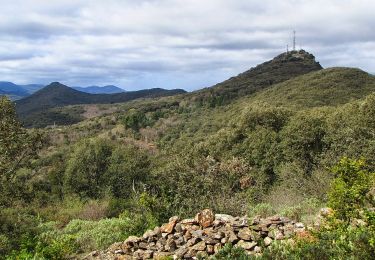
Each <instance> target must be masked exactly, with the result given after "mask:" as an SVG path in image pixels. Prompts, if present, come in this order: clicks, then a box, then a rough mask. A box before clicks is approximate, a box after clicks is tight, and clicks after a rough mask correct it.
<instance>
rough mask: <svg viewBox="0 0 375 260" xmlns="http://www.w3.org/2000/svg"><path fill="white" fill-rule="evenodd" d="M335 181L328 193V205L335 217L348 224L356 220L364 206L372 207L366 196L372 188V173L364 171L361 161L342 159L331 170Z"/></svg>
mask: <svg viewBox="0 0 375 260" xmlns="http://www.w3.org/2000/svg"><path fill="white" fill-rule="evenodd" d="M333 173H334V175H335V179H334V180H333V182H332V185H331V190H330V192H329V201H328V205H329V206H330V207H332V208H333V209H334V210H335V217H336V218H338V219H340V220H343V221H346V222H349V221H350V220H352V219H353V218H358V217H361V216H360V212H361V211H362V210H363V209H364V207H365V206H368V204H371V206H374V200H373V199H372V198H369V197H368V196H366V195H367V194H368V193H369V191H370V189H371V188H372V187H374V173H370V172H368V171H367V170H366V168H365V164H364V161H363V160H351V159H348V158H343V159H342V160H340V162H339V163H338V164H337V165H336V166H335V167H334V168H333Z"/></svg>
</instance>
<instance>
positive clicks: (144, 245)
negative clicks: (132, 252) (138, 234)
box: [138, 242, 148, 249]
mask: <svg viewBox="0 0 375 260" xmlns="http://www.w3.org/2000/svg"><path fill="white" fill-rule="evenodd" d="M138 247H139V248H140V249H147V248H148V243H146V242H139V244H138Z"/></svg>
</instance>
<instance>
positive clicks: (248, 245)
mask: <svg viewBox="0 0 375 260" xmlns="http://www.w3.org/2000/svg"><path fill="white" fill-rule="evenodd" d="M256 245H257V242H255V241H253V242H246V241H243V240H240V241H238V243H237V244H236V247H242V248H243V249H245V250H250V249H252V248H253V247H255V246H256Z"/></svg>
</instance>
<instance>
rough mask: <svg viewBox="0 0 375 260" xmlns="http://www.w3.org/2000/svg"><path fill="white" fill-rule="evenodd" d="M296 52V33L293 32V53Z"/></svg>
mask: <svg viewBox="0 0 375 260" xmlns="http://www.w3.org/2000/svg"><path fill="white" fill-rule="evenodd" d="M295 50H296V31H295V30H294V31H293V51H295Z"/></svg>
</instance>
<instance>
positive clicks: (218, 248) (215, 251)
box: [214, 244, 222, 254]
mask: <svg viewBox="0 0 375 260" xmlns="http://www.w3.org/2000/svg"><path fill="white" fill-rule="evenodd" d="M221 248H222V245H221V244H216V245H214V253H215V254H217V253H218V252H219V251H220V250H221Z"/></svg>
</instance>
